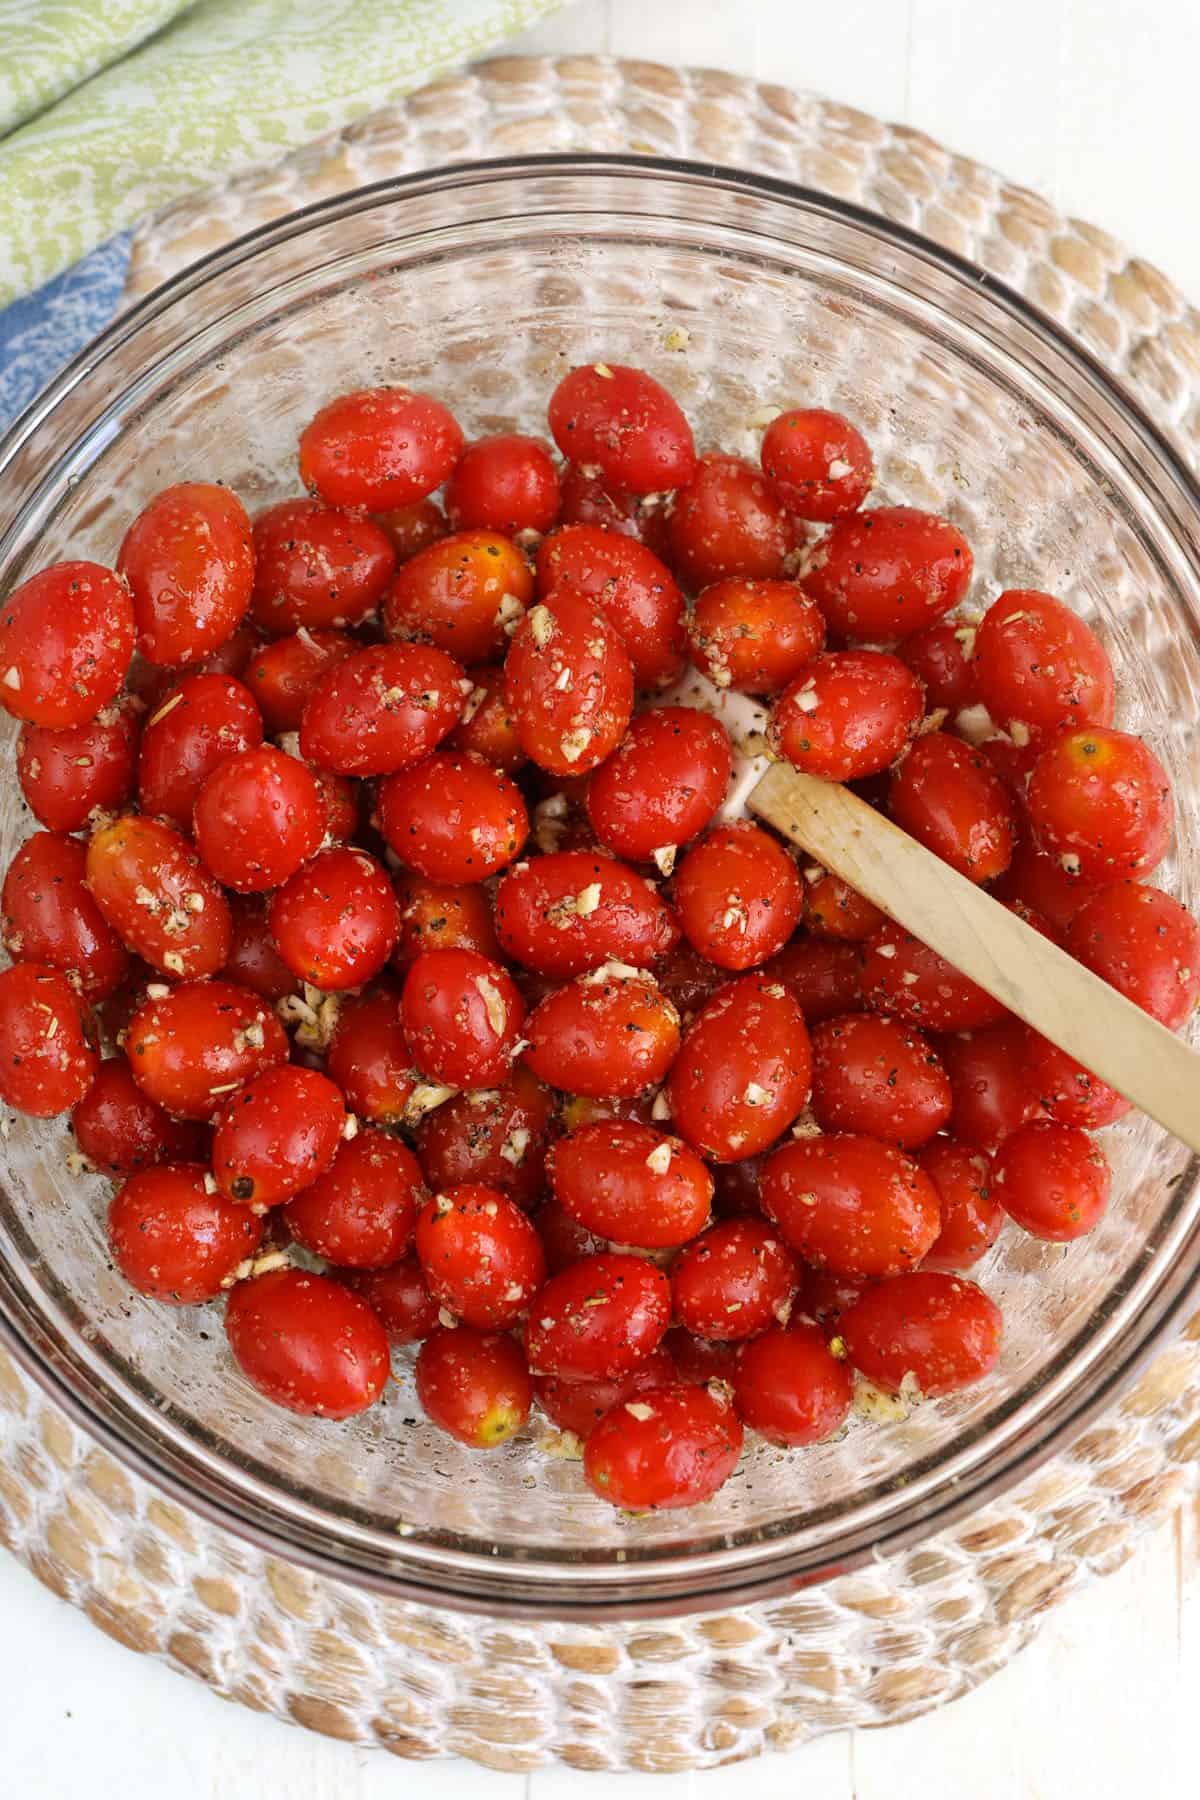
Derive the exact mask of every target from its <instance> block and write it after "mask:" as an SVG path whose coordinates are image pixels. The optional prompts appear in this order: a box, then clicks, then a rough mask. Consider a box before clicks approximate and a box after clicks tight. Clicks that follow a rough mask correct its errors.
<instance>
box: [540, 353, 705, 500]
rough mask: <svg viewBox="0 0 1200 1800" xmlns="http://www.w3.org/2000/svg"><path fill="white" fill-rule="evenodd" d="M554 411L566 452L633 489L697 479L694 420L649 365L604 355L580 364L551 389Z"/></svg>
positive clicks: (553, 426)
mask: <svg viewBox="0 0 1200 1800" xmlns="http://www.w3.org/2000/svg"><path fill="white" fill-rule="evenodd" d="M547 416H548V418H549V421H550V430H551V433H552V434H553V437H554V441H555V443H556V444H557V445H558V448H559V449H560V450H561V452H562V454H563V455H564V456H565V457H568V458H569V459H571V460H572V461H574V462H578V463H584V464H589V465H593V464H594V465H595V467H596V468H598V469H599V470H600V472H601V474H602V475H604V476H606V477H607V478H608V480H610V481H613V482H615V483H616V485H617V486H618V487H622V488H627V489H628V490H629V492H630V493H632V494H650V493H656V492H659V491H661V490H662V489H664V488H677V487H682V486H683V484H684V482H685V481H690V480H691V477H692V473H693V471H694V469H695V467H696V451H695V447H694V445H693V443H692V431H691V427H690V425H689V424H688V422H687V420H686V419H685V418H684V416H683V413H682V411H681V409H680V407H679V406H678V404H677V403H676V401H675V400H673V399H672V397H671V395H670V394H669V393H668V392H667V390H666V388H665V387H663V386H662V385H661V383H660V382H657V381H655V379H654V377H653V376H652V375H647V374H646V373H645V372H644V371H643V370H641V369H631V368H629V367H627V366H626V365H625V364H623V363H612V364H609V363H603V362H599V363H585V364H583V365H582V366H581V367H579V368H576V369H572V370H571V372H570V374H569V375H564V376H563V378H562V380H561V381H560V382H559V384H558V386H557V387H556V388H555V390H554V392H553V393H552V394H551V396H550V404H549V407H548V408H547Z"/></svg>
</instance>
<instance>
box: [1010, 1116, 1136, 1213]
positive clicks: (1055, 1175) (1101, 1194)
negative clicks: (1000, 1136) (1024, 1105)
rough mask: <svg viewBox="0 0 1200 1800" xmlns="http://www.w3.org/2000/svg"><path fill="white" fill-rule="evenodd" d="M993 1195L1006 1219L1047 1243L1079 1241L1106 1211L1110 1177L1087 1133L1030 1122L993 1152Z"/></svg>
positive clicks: (1046, 1122)
mask: <svg viewBox="0 0 1200 1800" xmlns="http://www.w3.org/2000/svg"><path fill="white" fill-rule="evenodd" d="M992 1185H993V1191H994V1193H995V1195H996V1198H997V1200H998V1201H999V1203H1000V1205H1001V1206H1002V1207H1003V1208H1004V1211H1005V1212H1006V1213H1007V1214H1008V1216H1009V1218H1011V1219H1015V1220H1016V1222H1017V1224H1018V1225H1019V1226H1020V1227H1021V1229H1022V1230H1023V1231H1028V1232H1029V1233H1030V1234H1031V1236H1033V1237H1037V1238H1047V1239H1049V1240H1050V1242H1051V1243H1056V1244H1062V1243H1067V1242H1069V1241H1070V1240H1071V1239H1073V1238H1077V1237H1083V1236H1084V1235H1085V1234H1086V1233H1087V1232H1089V1231H1092V1230H1094V1229H1095V1227H1096V1226H1097V1225H1098V1224H1099V1222H1100V1220H1101V1218H1102V1217H1103V1215H1104V1211H1105V1209H1106V1207H1107V1206H1108V1199H1109V1193H1110V1191H1111V1188H1112V1171H1111V1170H1110V1168H1109V1166H1108V1162H1107V1160H1106V1158H1105V1155H1104V1152H1103V1151H1102V1150H1101V1148H1100V1146H1099V1145H1098V1144H1096V1143H1094V1142H1093V1140H1092V1139H1091V1138H1090V1137H1089V1136H1088V1134H1087V1132H1086V1131H1081V1130H1080V1129H1079V1128H1078V1126H1075V1125H1060V1124H1058V1123H1057V1122H1056V1121H1055V1120H1053V1119H1033V1120H1031V1121H1030V1122H1029V1124H1028V1125H1022V1126H1021V1128H1020V1130H1018V1131H1014V1132H1013V1133H1012V1135H1011V1136H1010V1137H1007V1138H1006V1139H1005V1140H1004V1142H1003V1144H1001V1146H1000V1148H999V1150H997V1152H996V1160H995V1167H994V1170H993V1175H992Z"/></svg>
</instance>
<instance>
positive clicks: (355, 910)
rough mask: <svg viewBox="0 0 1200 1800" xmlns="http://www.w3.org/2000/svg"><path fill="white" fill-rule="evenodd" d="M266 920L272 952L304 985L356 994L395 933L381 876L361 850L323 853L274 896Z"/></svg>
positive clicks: (391, 900) (395, 912) (395, 914)
mask: <svg viewBox="0 0 1200 1800" xmlns="http://www.w3.org/2000/svg"><path fill="white" fill-rule="evenodd" d="M267 919H268V922H269V924H270V927H271V936H272V937H273V938H274V940H275V948H276V949H277V950H278V951H279V954H280V956H281V957H282V958H283V961H284V963H285V964H286V965H287V967H288V968H289V969H290V970H291V971H292V973H293V975H298V976H299V977H300V979H301V980H302V981H308V982H311V983H312V985H313V987H318V988H324V989H326V990H329V989H337V988H348V987H361V986H362V984H363V983H364V982H366V981H370V979H371V977H372V976H373V975H378V973H379V971H380V969H382V968H383V965H384V964H385V963H386V962H387V959H388V957H389V956H390V955H391V953H392V946H393V944H394V943H395V942H396V938H397V936H398V935H399V931H400V909H399V907H398V906H397V905H396V896H395V894H394V893H393V892H392V884H391V882H390V881H389V880H388V878H387V874H386V871H385V870H384V869H383V868H382V867H381V866H380V864H379V863H377V862H376V861H375V858H374V857H373V856H368V855H367V853H366V851H365V850H349V849H342V848H340V847H339V848H337V849H333V850H321V851H318V853H317V855H316V856H314V857H313V858H312V859H311V861H309V862H306V863H305V864H304V867H303V868H302V869H298V870H297V872H296V873H295V874H294V875H293V876H292V877H291V879H290V880H288V881H286V882H285V883H284V884H283V886H282V887H281V888H277V889H276V890H275V892H274V894H273V895H272V897H271V904H270V908H269V910H268V913H267Z"/></svg>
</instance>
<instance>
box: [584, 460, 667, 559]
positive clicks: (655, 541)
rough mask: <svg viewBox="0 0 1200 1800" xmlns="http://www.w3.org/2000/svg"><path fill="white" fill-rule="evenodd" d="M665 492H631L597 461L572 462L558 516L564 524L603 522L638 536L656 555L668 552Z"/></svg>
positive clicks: (598, 523)
mask: <svg viewBox="0 0 1200 1800" xmlns="http://www.w3.org/2000/svg"><path fill="white" fill-rule="evenodd" d="M665 498H666V496H665V495H664V494H661V493H658V494H631V493H630V492H629V489H628V488H623V487H618V486H617V484H616V482H614V481H609V480H608V478H607V476H605V475H602V474H601V473H600V471H599V469H597V468H596V467H595V465H594V464H592V463H589V464H588V465H587V467H586V468H581V467H580V465H579V464H578V463H571V462H569V463H568V464H567V466H566V468H565V469H564V470H563V472H562V481H561V484H560V504H559V515H558V516H559V520H560V522H561V523H562V524H563V525H602V526H603V527H604V528H605V530H606V531H616V532H619V533H620V534H621V536H622V537H631V538H637V539H639V540H640V541H641V542H642V543H643V544H645V545H646V546H647V548H648V549H651V550H653V551H654V553H655V555H656V556H665V555H666V553H667V521H666V517H665V515H664V512H663V505H662V502H663V500H664V499H665Z"/></svg>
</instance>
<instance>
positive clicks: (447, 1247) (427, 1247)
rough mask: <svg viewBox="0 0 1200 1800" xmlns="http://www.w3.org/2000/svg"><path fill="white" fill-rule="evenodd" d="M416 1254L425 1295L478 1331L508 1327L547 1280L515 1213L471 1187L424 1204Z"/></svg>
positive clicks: (537, 1249) (529, 1232)
mask: <svg viewBox="0 0 1200 1800" xmlns="http://www.w3.org/2000/svg"><path fill="white" fill-rule="evenodd" d="M417 1255H418V1257H419V1258H420V1262H421V1267H422V1269H423V1270H424V1271H425V1280H426V1281H427V1282H428V1284H429V1291H430V1293H432V1294H433V1295H434V1296H435V1297H436V1298H437V1299H438V1300H439V1301H440V1302H441V1304H442V1305H443V1306H446V1307H448V1308H449V1309H450V1311H451V1312H453V1313H456V1314H457V1316H458V1317H459V1318H460V1319H462V1320H464V1322H465V1323H466V1324H468V1325H473V1326H475V1327H476V1329H478V1330H486V1329H488V1328H490V1327H495V1326H508V1325H512V1324H513V1323H514V1322H515V1321H516V1320H517V1319H518V1318H519V1317H520V1315H521V1314H522V1313H523V1312H524V1311H525V1310H526V1308H527V1307H528V1305H529V1303H530V1301H531V1300H532V1298H533V1296H534V1294H535V1293H536V1292H537V1290H538V1289H539V1288H540V1287H541V1285H542V1283H543V1281H544V1280H545V1276H546V1256H545V1252H544V1251H543V1249H542V1242H541V1239H540V1238H539V1237H538V1234H537V1232H536V1231H535V1230H534V1228H533V1226H532V1225H531V1224H530V1223H529V1220H528V1219H527V1218H526V1217H525V1214H524V1213H523V1212H522V1211H521V1208H520V1207H519V1206H518V1205H517V1204H516V1202H515V1201H514V1200H512V1199H510V1198H509V1196H508V1195H507V1194H504V1193H502V1192H501V1191H500V1189H499V1188H493V1187H485V1186H484V1185H483V1184H482V1183H478V1182H468V1183H464V1184H462V1185H460V1186H458V1187H452V1188H448V1189H447V1190H446V1191H445V1192H444V1193H439V1194H435V1195H434V1197H433V1198H432V1199H431V1200H428V1201H427V1202H426V1203H425V1205H424V1206H423V1207H422V1209H421V1213H420V1216H419V1218H418V1219H417Z"/></svg>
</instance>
